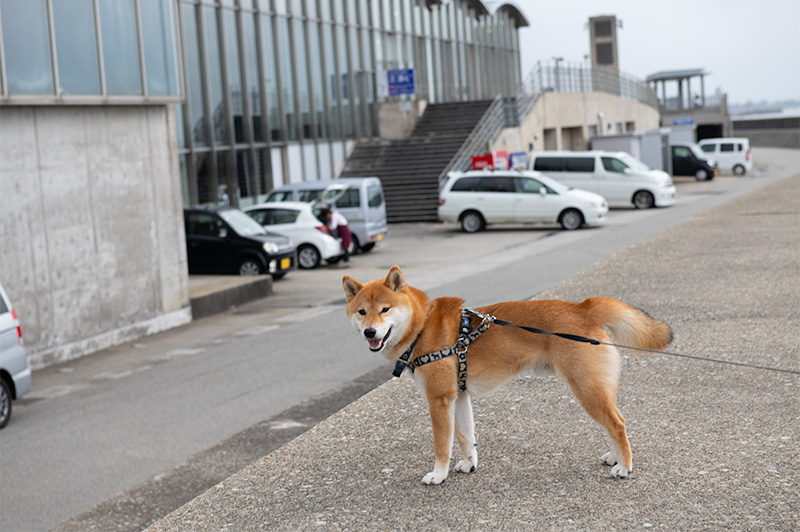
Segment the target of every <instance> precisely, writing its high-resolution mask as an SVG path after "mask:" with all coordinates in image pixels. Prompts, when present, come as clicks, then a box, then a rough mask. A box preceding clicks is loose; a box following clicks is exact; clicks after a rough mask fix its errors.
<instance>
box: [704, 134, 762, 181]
mask: <svg viewBox="0 0 800 532" xmlns="http://www.w3.org/2000/svg"><path fill="white" fill-rule="evenodd" d="M699 146H700V149H701V150H703V153H704V154H705V155H706V157H710V158H712V159H714V160H715V161H717V167H718V168H719V169H720V170H730V171H731V172H733V173H734V175H745V174H746V173H747V172H749V171H750V170H752V169H753V160H752V159H751V158H750V139H748V138H746V137H736V138H734V137H729V138H719V139H703V140H701V141H700V142H699Z"/></svg>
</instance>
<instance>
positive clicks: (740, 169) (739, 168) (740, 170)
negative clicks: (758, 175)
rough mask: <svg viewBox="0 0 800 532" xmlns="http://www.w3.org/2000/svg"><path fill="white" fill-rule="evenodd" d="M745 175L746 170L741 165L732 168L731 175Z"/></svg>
mask: <svg viewBox="0 0 800 532" xmlns="http://www.w3.org/2000/svg"><path fill="white" fill-rule="evenodd" d="M746 173H747V169H746V168H745V167H744V166H742V165H741V164H737V165H736V166H734V167H733V175H744V174H746Z"/></svg>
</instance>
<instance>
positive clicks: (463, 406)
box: [456, 392, 478, 473]
mask: <svg viewBox="0 0 800 532" xmlns="http://www.w3.org/2000/svg"><path fill="white" fill-rule="evenodd" d="M456 439H457V440H458V444H459V445H460V446H461V455H462V456H463V458H462V459H461V460H459V461H458V463H457V464H456V471H461V472H462V473H472V472H473V471H475V468H476V467H478V444H477V442H476V441H475V421H474V419H473V416H472V398H471V397H470V395H469V392H459V394H458V399H456Z"/></svg>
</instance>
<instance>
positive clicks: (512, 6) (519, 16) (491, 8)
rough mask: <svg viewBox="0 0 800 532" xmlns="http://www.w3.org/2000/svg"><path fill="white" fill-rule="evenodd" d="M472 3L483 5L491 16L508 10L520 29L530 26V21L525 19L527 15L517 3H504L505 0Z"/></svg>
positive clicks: (486, 0)
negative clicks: (502, 10)
mask: <svg viewBox="0 0 800 532" xmlns="http://www.w3.org/2000/svg"><path fill="white" fill-rule="evenodd" d="M470 3H471V4H483V5H484V6H485V7H484V9H485V10H486V13H488V14H491V15H494V14H495V13H497V12H498V11H500V10H501V9H507V10H508V11H509V12H510V13H511V16H512V17H514V20H515V21H516V23H517V27H518V28H523V27H525V26H529V25H530V24H529V23H528V19H526V18H525V13H523V12H522V9H520V8H519V6H517V5H516V3H515V2H504V1H503V0H483V2H480V1H477V0H476V1H474V2H470Z"/></svg>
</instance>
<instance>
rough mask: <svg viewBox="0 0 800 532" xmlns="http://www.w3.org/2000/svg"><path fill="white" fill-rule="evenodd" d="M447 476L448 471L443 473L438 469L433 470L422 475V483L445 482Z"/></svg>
mask: <svg viewBox="0 0 800 532" xmlns="http://www.w3.org/2000/svg"><path fill="white" fill-rule="evenodd" d="M446 478H447V472H445V473H444V474H442V473H437V472H436V471H431V472H430V473H428V474H427V475H425V476H424V477H422V483H423V484H441V483H442V482H444V479H446Z"/></svg>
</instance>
